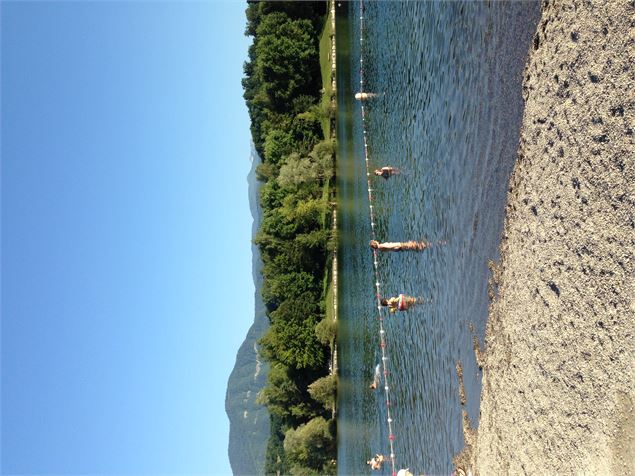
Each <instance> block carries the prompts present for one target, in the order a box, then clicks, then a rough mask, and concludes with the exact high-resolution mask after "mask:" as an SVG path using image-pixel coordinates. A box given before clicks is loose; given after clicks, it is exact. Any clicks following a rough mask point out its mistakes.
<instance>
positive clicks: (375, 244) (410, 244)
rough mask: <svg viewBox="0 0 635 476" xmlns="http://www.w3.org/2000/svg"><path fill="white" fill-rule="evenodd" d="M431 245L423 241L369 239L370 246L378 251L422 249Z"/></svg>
mask: <svg viewBox="0 0 635 476" xmlns="http://www.w3.org/2000/svg"><path fill="white" fill-rule="evenodd" d="M430 246H432V245H431V244H430V243H427V242H425V241H397V242H394V243H380V242H379V241H376V240H370V247H371V248H372V249H374V250H379V251H423V250H425V249H426V248H429V247H430Z"/></svg>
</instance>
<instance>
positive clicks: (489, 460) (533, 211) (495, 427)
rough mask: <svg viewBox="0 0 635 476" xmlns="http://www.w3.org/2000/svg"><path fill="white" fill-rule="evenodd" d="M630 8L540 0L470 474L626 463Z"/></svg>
mask: <svg viewBox="0 0 635 476" xmlns="http://www.w3.org/2000/svg"><path fill="white" fill-rule="evenodd" d="M634 16H635V5H633V4H632V3H631V4H627V3H626V2H621V1H616V0H611V1H609V2H607V3H602V4H600V3H597V4H584V5H581V4H580V3H579V2H576V3H563V2H560V3H552V2H548V1H547V0H543V4H542V11H541V19H540V22H539V24H538V27H537V32H536V36H535V37H534V41H533V44H532V47H531V49H530V52H529V57H528V60H527V64H526V67H525V78H524V82H523V96H524V99H525V111H524V117H523V126H522V129H521V139H520V145H519V149H518V159H517V163H516V165H515V167H514V171H513V173H512V176H511V178H510V186H509V193H508V199H507V207H506V218H505V225H504V230H503V236H502V240H501V245H500V251H501V262H500V265H493V266H492V267H491V268H492V271H493V276H492V282H493V284H494V285H495V287H496V288H497V291H498V292H497V293H493V296H492V297H493V300H492V303H491V306H490V311H489V317H488V321H487V329H486V337H485V352H484V353H483V354H482V355H480V356H479V358H480V359H481V360H482V364H483V385H482V394H481V405H480V407H481V417H480V421H479V426H478V429H477V430H476V431H473V430H472V429H471V428H470V427H469V420H467V422H466V419H465V418H464V425H465V428H464V433H465V435H466V447H465V450H464V453H463V454H461V455H459V456H458V457H457V459H456V460H455V461H456V464H457V467H458V468H459V469H461V470H464V471H466V472H467V471H468V470H469V469H472V470H473V471H474V472H475V473H476V474H483V475H485V474H508V473H512V474H516V473H525V474H556V473H579V472H588V473H590V474H630V472H631V470H632V468H631V465H632V461H635V417H634V405H635V374H634V372H635V370H634V369H635V345H634V344H633V341H634V338H635V304H634V299H633V298H634V296H635V292H634V291H635V288H634V285H633V275H635V266H634V262H635V260H634V255H635V253H634V252H635V240H634V239H633V236H634V235H635V230H634V229H635V196H634V194H633V185H632V184H633V183H635V170H634V164H633V160H632V158H633V157H632V156H633V150H634V144H635V139H634V135H633V128H634V127H635V99H634V98H635V93H634V92H633V90H632V86H633V76H634V71H635V66H634V64H633V63H634V59H635V35H634V31H635V30H634V29H633V28H632V26H630V22H631V21H632V19H633V17H634ZM477 347H478V346H476V345H475V350H477ZM457 373H458V372H457Z"/></svg>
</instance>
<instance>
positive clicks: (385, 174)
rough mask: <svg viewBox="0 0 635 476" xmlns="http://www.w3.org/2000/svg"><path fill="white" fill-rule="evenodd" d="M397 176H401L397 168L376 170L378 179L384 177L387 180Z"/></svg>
mask: <svg viewBox="0 0 635 476" xmlns="http://www.w3.org/2000/svg"><path fill="white" fill-rule="evenodd" d="M397 174H399V169H397V168H395V167H390V166H386V167H382V168H381V169H375V175H377V176H378V177H384V178H385V179H386V180H388V179H389V178H390V177H392V176H393V175H397Z"/></svg>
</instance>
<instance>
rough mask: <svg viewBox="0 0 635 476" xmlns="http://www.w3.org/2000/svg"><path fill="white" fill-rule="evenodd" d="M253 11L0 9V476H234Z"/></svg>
mask: <svg viewBox="0 0 635 476" xmlns="http://www.w3.org/2000/svg"><path fill="white" fill-rule="evenodd" d="M245 6H246V5H245V3H243V2H225V3H219V2H212V3H210V2H202V3H187V4H183V3H167V2H158V3H146V2H104V3H97V2H84V3H82V2H59V1H55V2H3V3H2V6H1V14H2V24H1V27H2V51H1V54H2V56H1V58H2V77H1V93H2V96H1V100H2V104H1V111H2V116H1V119H2V124H1V129H0V130H1V131H2V136H1V139H2V148H1V150H2V169H1V171H2V195H1V199H2V255H1V258H2V339H1V342H2V349H1V357H2V389H1V395H2V405H1V408H2V414H1V417H2V424H1V426H2V428H1V429H2V444H1V448H2V455H1V461H2V473H3V474H13V473H20V474H161V473H163V474H165V473H172V474H230V467H229V461H228V458H227V439H228V420H227V417H226V415H225V411H224V398H225V390H226V383H227V378H228V375H229V372H230V371H231V368H232V366H233V364H234V358H235V353H236V351H237V349H238V347H239V345H240V343H241V342H242V340H243V338H244V336H245V333H246V331H247V329H248V327H249V326H250V325H251V322H252V320H253V292H254V291H253V283H252V279H251V248H250V243H251V242H250V240H251V215H250V213H249V207H248V202H247V181H246V176H247V173H248V171H249V168H250V162H249V153H250V136H249V122H248V117H247V111H246V108H245V105H244V101H243V99H242V89H241V84H240V79H241V77H242V64H243V62H244V61H245V59H246V52H247V47H248V43H249V41H250V39H249V38H247V37H245V36H244V35H243V32H244V26H245V18H244V9H245Z"/></svg>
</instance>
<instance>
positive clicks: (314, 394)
mask: <svg viewBox="0 0 635 476" xmlns="http://www.w3.org/2000/svg"><path fill="white" fill-rule="evenodd" d="M336 390H337V377H336V376H335V375H332V374H331V375H327V376H325V377H321V378H319V379H317V380H316V381H315V382H313V383H312V384H311V385H309V395H311V398H313V400H315V401H316V402H318V403H321V404H322V405H323V406H324V408H326V409H331V408H333V405H334V404H335V396H336Z"/></svg>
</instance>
